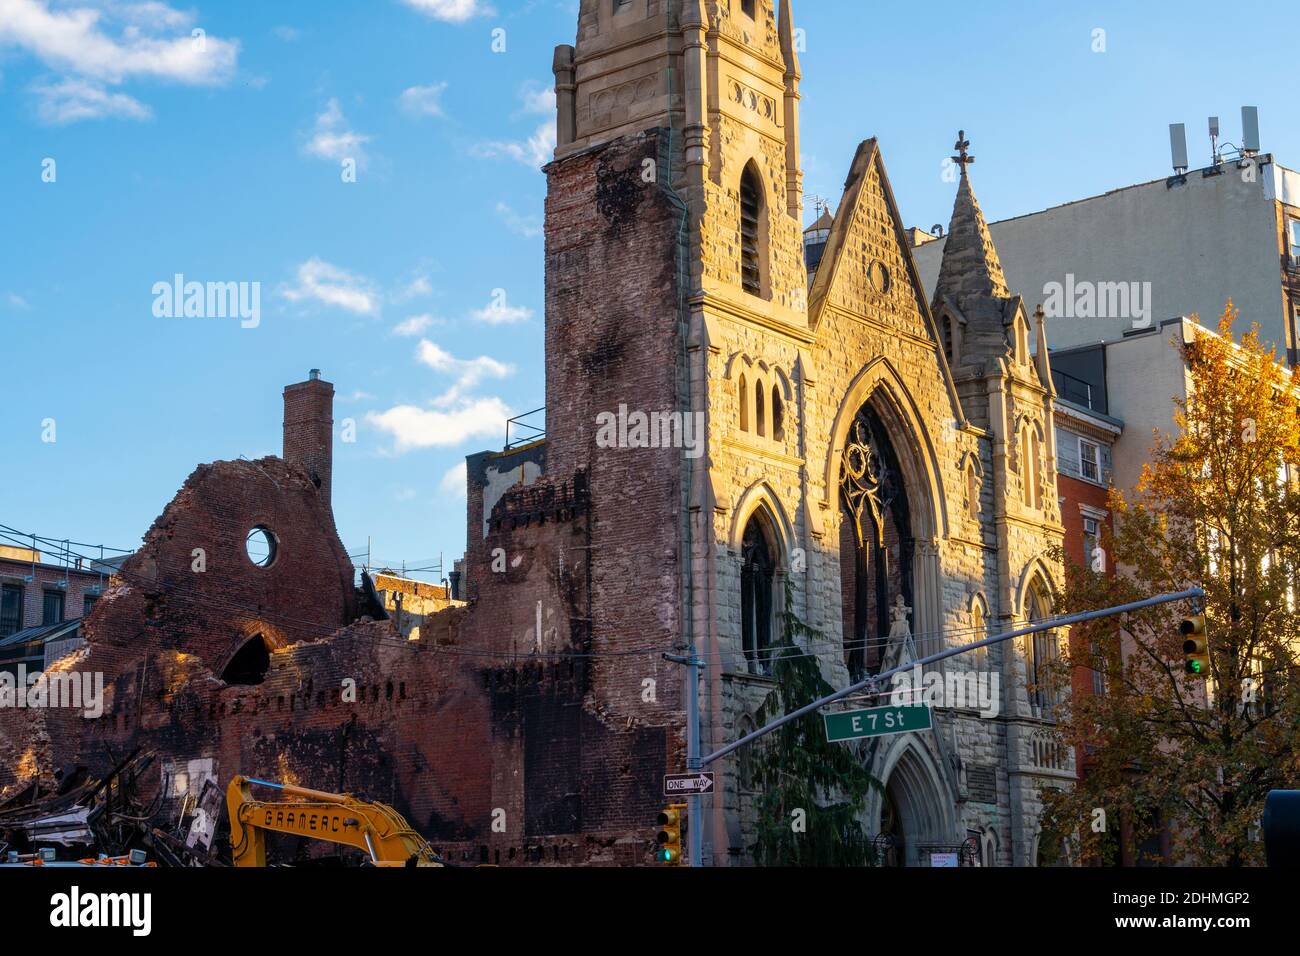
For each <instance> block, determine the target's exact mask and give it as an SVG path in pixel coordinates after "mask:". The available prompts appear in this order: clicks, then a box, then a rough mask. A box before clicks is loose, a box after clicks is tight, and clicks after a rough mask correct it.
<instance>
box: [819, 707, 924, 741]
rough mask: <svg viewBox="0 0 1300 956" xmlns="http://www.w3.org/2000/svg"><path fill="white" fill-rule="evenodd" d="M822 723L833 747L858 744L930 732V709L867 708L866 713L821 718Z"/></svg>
mask: <svg viewBox="0 0 1300 956" xmlns="http://www.w3.org/2000/svg"><path fill="white" fill-rule="evenodd" d="M822 719H823V720H824V721H826V739H827V740H829V741H831V742H832V743H834V742H836V741H841V740H858V739H860V738H862V737H883V736H885V735H886V734H905V733H908V732H909V731H912V730H929V729H930V708H929V707H928V706H927V705H925V704H915V705H912V706H908V707H869V708H867V709H866V710H842V711H840V712H839V713H835V714H822Z"/></svg>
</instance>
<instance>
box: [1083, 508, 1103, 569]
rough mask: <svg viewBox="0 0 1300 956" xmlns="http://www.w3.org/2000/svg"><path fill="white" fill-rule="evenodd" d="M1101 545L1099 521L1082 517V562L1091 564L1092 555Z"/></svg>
mask: <svg viewBox="0 0 1300 956" xmlns="http://www.w3.org/2000/svg"><path fill="white" fill-rule="evenodd" d="M1100 546H1101V522H1100V521H1098V520H1097V519H1096V518H1087V517H1085V518H1084V519H1083V563H1084V564H1088V565H1090V564H1092V557H1093V555H1094V554H1096V552H1097V548H1099V547H1100Z"/></svg>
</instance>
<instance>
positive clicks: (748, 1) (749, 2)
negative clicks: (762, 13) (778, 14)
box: [740, 0, 757, 20]
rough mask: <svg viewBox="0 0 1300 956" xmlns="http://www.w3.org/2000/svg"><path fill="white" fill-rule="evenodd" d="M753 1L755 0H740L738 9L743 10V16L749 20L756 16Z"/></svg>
mask: <svg viewBox="0 0 1300 956" xmlns="http://www.w3.org/2000/svg"><path fill="white" fill-rule="evenodd" d="M755 2H756V0H740V9H741V10H742V11H743V12H744V14H745V16H747V17H749V19H751V20H753V19H754V18H755V17H756V16H757V13H756V12H755V9H754V5H755Z"/></svg>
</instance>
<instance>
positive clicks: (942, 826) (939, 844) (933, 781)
mask: <svg viewBox="0 0 1300 956" xmlns="http://www.w3.org/2000/svg"><path fill="white" fill-rule="evenodd" d="M901 746H902V750H901V752H900V753H899V755H898V757H897V759H896V760H895V761H894V764H893V767H892V768H891V769H890V770H889V772H888V775H887V776H886V778H885V792H884V794H883V796H882V797H881V803H880V831H879V832H880V838H879V839H878V840H877V846H878V847H880V846H882V845H884V846H886V847H887V848H888V849H887V853H886V855H885V856H884V857H883V859H882V860H881V862H882V863H884V864H886V865H894V866H924V865H926V864H927V863H928V862H929V856H928V854H929V853H931V852H934V851H952V850H955V849H956V840H955V837H954V836H953V827H952V807H951V804H950V803H949V802H948V801H946V800H944V799H943V793H944V790H943V782H942V780H940V778H939V772H938V768H937V767H936V766H935V765H934V762H933V760H932V759H931V758H930V757H929V755H928V754H925V753H924V752H923V751H922V750H920V749H919V748H918V747H917V746H916V745H914V744H910V743H909V744H903V745H901Z"/></svg>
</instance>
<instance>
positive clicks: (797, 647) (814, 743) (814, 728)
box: [750, 582, 881, 866]
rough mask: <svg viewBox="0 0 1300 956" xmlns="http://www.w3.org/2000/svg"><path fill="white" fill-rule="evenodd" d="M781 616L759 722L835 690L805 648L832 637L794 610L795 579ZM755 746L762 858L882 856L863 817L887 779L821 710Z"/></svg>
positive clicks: (768, 862) (869, 859)
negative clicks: (831, 729)
mask: <svg viewBox="0 0 1300 956" xmlns="http://www.w3.org/2000/svg"><path fill="white" fill-rule="evenodd" d="M780 619H781V634H780V640H779V642H778V643H777V644H775V645H774V646H772V647H771V648H769V650H770V653H771V660H772V671H771V672H772V677H773V679H774V680H775V681H776V688H775V690H774V691H773V692H772V695H771V697H769V698H768V701H767V702H766V703H765V704H764V705H763V707H762V709H761V710H760V711H759V714H758V718H759V722H760V723H766V722H768V721H770V720H774V719H775V718H776V717H777V716H778V715H780V714H788V713H791V712H792V711H795V710H798V709H799V708H800V707H803V706H805V705H807V704H810V703H812V702H813V701H814V700H816V699H817V698H819V697H824V696H826V695H827V694H831V693H833V692H834V690H835V688H833V687H831V685H830V684H828V683H827V682H826V679H825V678H824V677H822V673H821V667H820V665H819V664H818V660H817V658H816V657H815V656H814V655H812V654H810V653H808V652H807V651H805V650H804V649H803V647H805V646H806V647H813V646H816V645H817V644H818V643H825V641H826V635H825V634H823V633H822V632H821V631H818V630H816V629H815V628H812V627H809V626H808V625H807V624H805V623H804V622H803V621H801V620H800V619H799V617H798V616H797V615H796V614H795V613H794V608H793V596H792V593H791V590H790V585H789V583H788V582H787V584H786V589H785V610H784V611H783V612H782V614H781V616H780ZM801 642H802V645H803V646H801ZM750 746H751V747H753V748H754V751H755V752H754V753H753V754H752V755H751V757H750V759H751V761H752V763H751V772H750V776H751V780H752V785H753V787H754V789H755V790H757V791H758V793H759V795H758V797H757V798H756V801H755V803H756V809H757V823H756V828H755V829H756V840H755V842H754V845H753V846H752V847H751V850H752V852H753V854H754V860H755V862H756V863H758V864H759V865H760V866H873V865H875V864H876V863H877V862H878V860H877V855H876V852H875V847H874V845H873V843H872V840H871V838H870V837H869V836H868V835H867V834H866V833H865V832H863V829H862V824H861V822H860V817H861V815H862V812H863V809H864V808H865V806H866V798H867V794H868V793H869V792H870V790H871V788H872V787H875V788H876V789H877V790H880V789H881V786H880V782H879V781H878V780H876V779H875V778H874V777H873V776H872V775H871V774H870V772H868V771H867V769H866V768H865V767H864V766H863V765H862V763H861V761H860V760H859V758H858V754H857V748H856V747H855V746H854V745H851V744H843V743H831V742H829V741H828V740H827V739H826V729H825V726H824V724H823V722H822V717H821V714H820V713H817V712H814V713H811V714H807V715H805V716H803V717H800V718H799V719H797V720H792V721H790V722H789V723H788V724H785V725H784V726H782V727H779V728H778V729H777V730H774V731H773V732H772V733H770V734H768V735H767V736H766V737H764V738H761V739H760V740H758V741H756V742H755V743H753V744H751V745H750ZM798 811H803V812H802V814H799V813H798Z"/></svg>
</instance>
